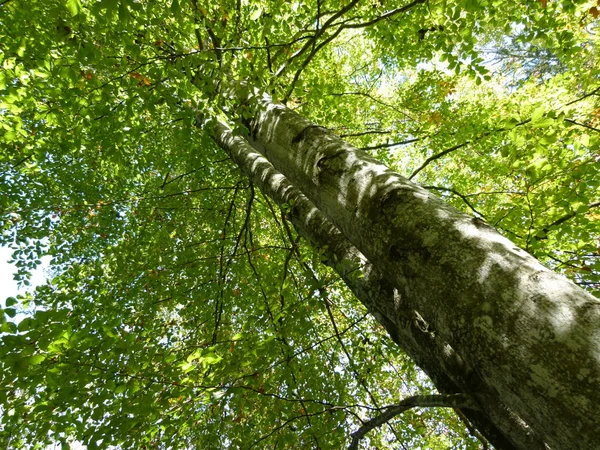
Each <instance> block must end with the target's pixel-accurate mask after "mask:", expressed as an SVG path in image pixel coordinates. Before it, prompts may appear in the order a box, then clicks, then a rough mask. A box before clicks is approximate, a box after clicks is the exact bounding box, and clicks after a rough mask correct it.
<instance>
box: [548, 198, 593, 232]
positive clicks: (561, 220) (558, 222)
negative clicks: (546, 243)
mask: <svg viewBox="0 0 600 450" xmlns="http://www.w3.org/2000/svg"><path fill="white" fill-rule="evenodd" d="M599 206H600V202H593V203H590V204H588V205H587V208H588V210H589V209H592V208H597V207H599ZM577 214H578V213H577V212H575V211H573V212H571V213H569V214H565V215H564V216H562V217H561V218H560V219H557V220H555V221H554V222H552V223H551V224H549V225H546V226H545V227H544V228H542V230H543V231H544V233H546V234H548V233H549V232H550V231H552V230H551V229H552V227H555V226H557V225H560V224H561V223H564V222H566V221H567V220H569V219H572V218H573V217H575V216H576V215H577Z"/></svg>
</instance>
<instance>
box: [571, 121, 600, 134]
mask: <svg viewBox="0 0 600 450" xmlns="http://www.w3.org/2000/svg"><path fill="white" fill-rule="evenodd" d="M565 122H569V123H572V124H573V125H578V126H580V127H583V128H587V129H588V130H592V131H595V132H596V133H600V130H599V129H598V128H594V127H591V126H589V125H586V124H585V123H580V122H577V121H575V120H573V119H565Z"/></svg>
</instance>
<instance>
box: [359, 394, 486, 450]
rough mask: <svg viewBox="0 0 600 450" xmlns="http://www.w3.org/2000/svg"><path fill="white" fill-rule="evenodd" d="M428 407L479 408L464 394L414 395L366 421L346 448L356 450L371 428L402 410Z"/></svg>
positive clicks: (381, 423)
mask: <svg viewBox="0 0 600 450" xmlns="http://www.w3.org/2000/svg"><path fill="white" fill-rule="evenodd" d="M417 407H419V408H430V407H444V408H468V409H475V410H477V409H479V407H478V406H477V404H476V403H475V402H474V401H473V399H471V397H469V396H468V395H466V394H451V395H414V396H412V397H408V398H407V399H404V400H402V401H401V402H400V403H398V404H396V405H392V406H389V407H387V408H386V411H385V412H384V413H383V414H380V415H379V416H377V417H374V418H373V419H371V420H369V421H368V422H366V423H365V424H364V425H362V426H361V427H360V428H359V429H358V430H357V431H355V432H354V433H352V442H351V443H350V446H349V447H348V450H357V449H358V443H359V441H360V440H361V439H362V438H363V437H364V436H365V435H366V434H367V433H368V432H369V431H371V430H373V429H375V428H378V427H380V426H381V425H383V424H385V423H387V422H389V421H390V420H391V419H393V418H394V417H396V416H397V415H399V414H402V413H403V412H404V411H407V410H409V409H411V408H417Z"/></svg>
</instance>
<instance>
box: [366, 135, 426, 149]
mask: <svg viewBox="0 0 600 450" xmlns="http://www.w3.org/2000/svg"><path fill="white" fill-rule="evenodd" d="M420 140H421V138H414V139H406V140H405V141H400V142H387V143H385V144H378V145H372V146H370V147H361V148H360V149H359V150H364V151H369V150H377V149H380V148H389V147H395V146H396V145H407V144H412V143H413V142H417V141H420Z"/></svg>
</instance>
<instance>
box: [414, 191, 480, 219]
mask: <svg viewBox="0 0 600 450" xmlns="http://www.w3.org/2000/svg"><path fill="white" fill-rule="evenodd" d="M423 187H424V188H425V189H429V190H434V191H444V192H450V193H451V194H454V195H456V196H457V197H460V198H461V199H462V201H463V202H465V204H466V205H467V206H468V207H469V208H470V209H471V211H473V212H474V213H475V214H477V216H478V217H481V218H482V219H485V216H484V215H483V214H481V213H480V212H479V211H477V210H476V209H475V207H474V206H473V205H472V204H471V202H470V201H469V200H468V199H467V196H466V195H463V194H461V193H460V192H458V191H456V190H454V189H451V188H445V187H440V186H423Z"/></svg>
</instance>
